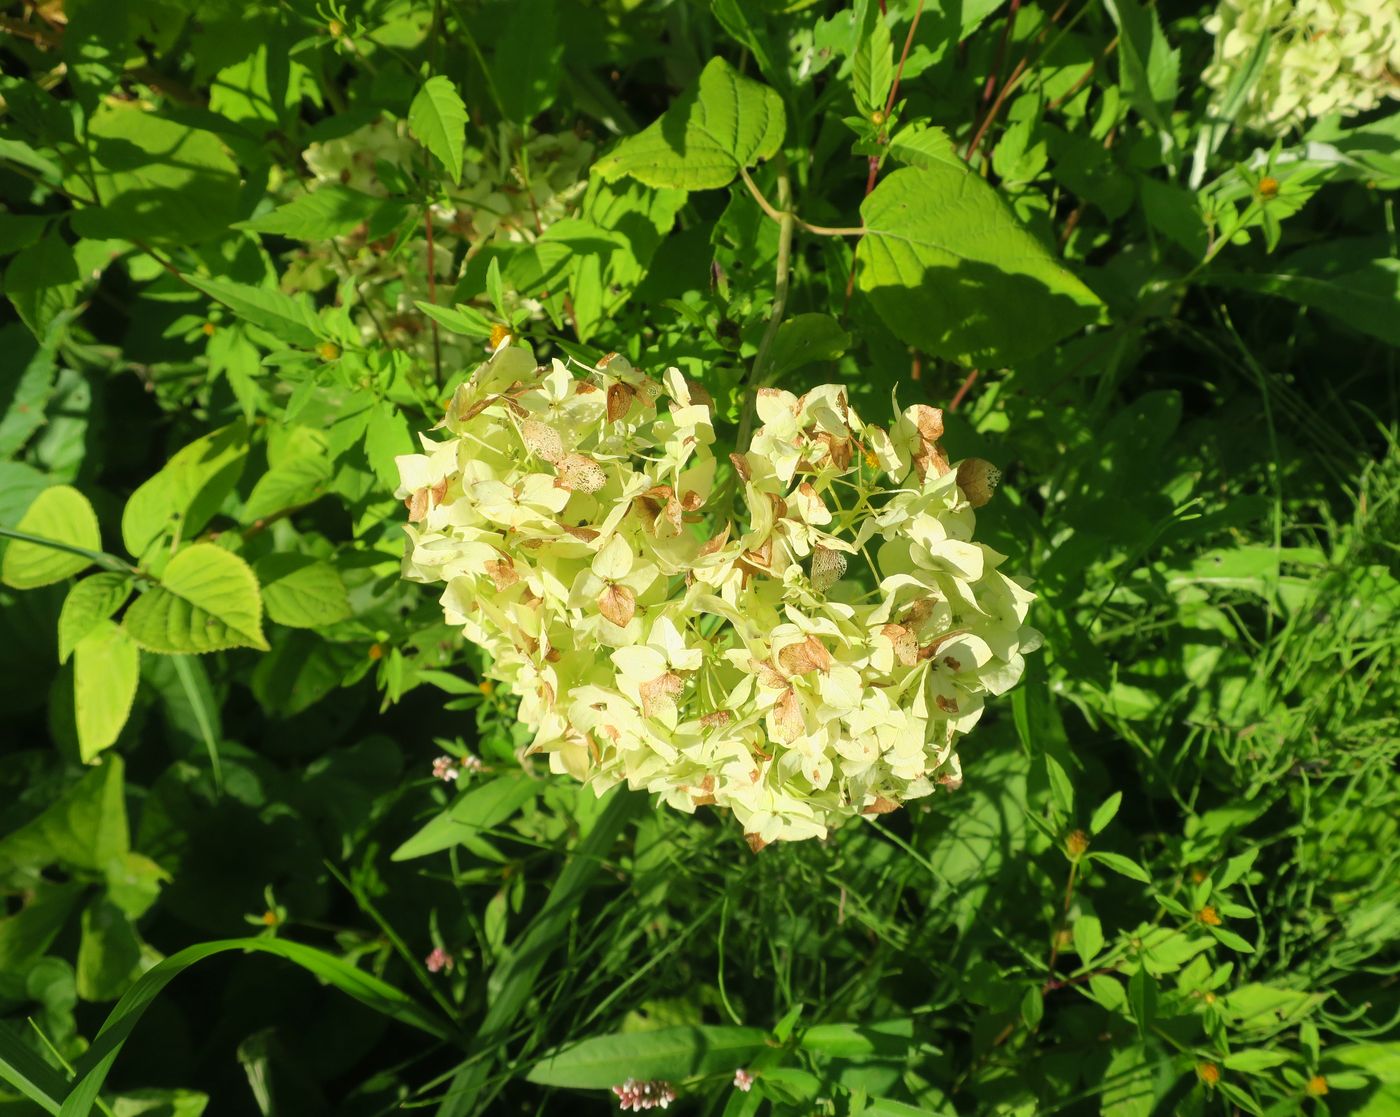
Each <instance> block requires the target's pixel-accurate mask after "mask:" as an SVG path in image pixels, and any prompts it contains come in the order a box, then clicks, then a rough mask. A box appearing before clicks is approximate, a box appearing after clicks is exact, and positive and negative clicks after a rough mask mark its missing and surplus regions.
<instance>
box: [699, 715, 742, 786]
mask: <svg viewBox="0 0 1400 1117" xmlns="http://www.w3.org/2000/svg"><path fill="white" fill-rule="evenodd" d="M733 717H734V715H733V714H731V713H730V712H729V711H728V710H716V711H715V712H714V713H712V714H706V715H705V716H704V717H702V718H701V719H700V724H701V725H703V726H704V727H705V728H706V729H716V728H718V727H719V726H722V725H728V724H729V723H730V721H731V720H733ZM705 778H706V779H709V777H708V776H706V777H705Z"/></svg>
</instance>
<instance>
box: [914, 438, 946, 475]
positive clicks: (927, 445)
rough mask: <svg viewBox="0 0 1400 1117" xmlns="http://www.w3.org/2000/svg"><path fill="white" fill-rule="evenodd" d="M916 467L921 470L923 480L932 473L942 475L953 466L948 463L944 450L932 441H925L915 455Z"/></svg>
mask: <svg viewBox="0 0 1400 1117" xmlns="http://www.w3.org/2000/svg"><path fill="white" fill-rule="evenodd" d="M914 468H915V469H917V470H918V471H919V478H920V480H922V479H923V478H925V477H927V476H928V475H929V474H930V473H932V474H933V475H934V476H935V477H942V476H943V475H944V474H945V473H947V472H948V471H949V470H950V469H951V468H952V466H950V465H949V464H948V459H947V457H946V456H945V455H944V453H943V451H942V450H940V449H939V448H938V447H937V446H935V445H934V444H933V443H932V442H924V443H921V444H920V446H919V452H918V453H917V454H915V455H914Z"/></svg>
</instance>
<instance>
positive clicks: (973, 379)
mask: <svg viewBox="0 0 1400 1117" xmlns="http://www.w3.org/2000/svg"><path fill="white" fill-rule="evenodd" d="M980 375H981V370H980V369H973V370H972V371H971V372H969V373H968V374H967V379H965V380H964V381H963V382H962V387H961V388H959V389H958V390H957V392H956V393H955V394H954V396H953V399H952V402H950V403H949V404H948V410H949V411H950V412H952V411H956V410H957V409H958V404H960V403H962V401H963V397H964V396H966V395H967V390H968V389H969V388H971V387H972V386H973V385H974V384H976V383H977V377H978V376H980Z"/></svg>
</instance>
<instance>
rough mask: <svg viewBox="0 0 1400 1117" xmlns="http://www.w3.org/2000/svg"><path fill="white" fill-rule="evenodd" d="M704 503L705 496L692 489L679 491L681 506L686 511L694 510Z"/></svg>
mask: <svg viewBox="0 0 1400 1117" xmlns="http://www.w3.org/2000/svg"><path fill="white" fill-rule="evenodd" d="M704 503H705V498H704V497H703V496H701V495H700V494H699V493H697V492H696V491H695V490H694V489H686V490H685V492H683V493H681V507H682V508H684V509H685V510H686V511H687V512H694V511H695V510H696V509H698V508H699V507H700V506H701V505H703V504H704Z"/></svg>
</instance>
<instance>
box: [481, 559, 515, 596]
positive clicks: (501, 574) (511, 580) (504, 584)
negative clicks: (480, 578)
mask: <svg viewBox="0 0 1400 1117" xmlns="http://www.w3.org/2000/svg"><path fill="white" fill-rule="evenodd" d="M485 570H486V576H487V577H488V578H490V579H491V584H492V585H493V586H495V587H496V589H498V590H503V589H508V588H510V587H511V586H513V585H515V583H516V582H518V581H520V575H519V574H518V573H516V570H515V564H514V563H512V562H511V561H510V559H491V560H489V561H488V562H487V563H486V566H485Z"/></svg>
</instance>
